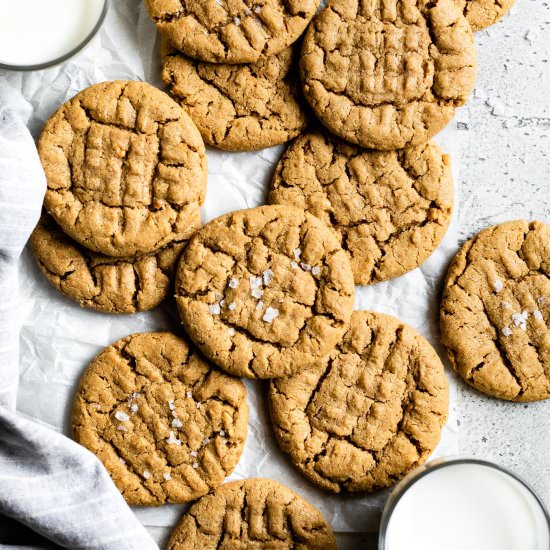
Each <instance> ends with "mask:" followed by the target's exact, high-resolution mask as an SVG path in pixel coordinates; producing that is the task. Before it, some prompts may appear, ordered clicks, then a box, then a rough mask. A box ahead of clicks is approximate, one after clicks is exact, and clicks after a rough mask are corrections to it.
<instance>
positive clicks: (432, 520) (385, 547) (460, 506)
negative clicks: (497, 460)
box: [379, 458, 550, 550]
mask: <svg viewBox="0 0 550 550" xmlns="http://www.w3.org/2000/svg"><path fill="white" fill-rule="evenodd" d="M549 549H550V516H549V515H548V512H547V511H546V510H545V508H544V504H543V503H542V501H541V500H540V499H539V497H537V495H536V494H535V492H534V491H533V490H532V489H531V488H530V487H529V486H528V485H527V484H526V483H525V482H524V481H522V480H521V479H519V478H518V477H517V476H516V475H515V474H513V473H511V472H509V471H507V470H505V469H504V468H501V467H500V466H497V465H496V464H492V463H490V462H486V461H483V460H476V459H468V458H450V459H442V460H437V461H434V462H431V463H429V464H427V465H425V466H423V467H422V468H419V469H418V470H416V471H414V472H412V473H411V474H410V475H409V476H407V477H406V478H404V479H403V480H402V481H401V482H400V483H399V484H398V485H397V486H396V488H395V489H394V491H393V492H392V494H391V495H390V497H389V499H388V501H387V503H386V506H385V508H384V512H383V514H382V520H381V524H380V539H379V550H549Z"/></svg>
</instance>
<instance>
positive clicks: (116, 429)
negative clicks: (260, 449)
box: [72, 332, 248, 506]
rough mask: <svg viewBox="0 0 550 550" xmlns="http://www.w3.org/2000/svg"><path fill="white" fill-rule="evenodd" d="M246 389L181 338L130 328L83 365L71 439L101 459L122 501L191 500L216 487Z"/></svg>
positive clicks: (244, 418) (240, 424)
mask: <svg viewBox="0 0 550 550" xmlns="http://www.w3.org/2000/svg"><path fill="white" fill-rule="evenodd" d="M247 422H248V407H247V403H246V389H245V387H244V384H243V383H242V382H241V381H240V380H238V379H237V378H233V377H232V376H229V375H227V374H224V373H222V372H220V371H218V370H217V369H215V368H212V367H211V366H210V365H209V364H208V363H207V362H206V361H205V360H204V359H203V358H202V357H201V356H200V355H199V354H198V353H197V352H196V351H195V350H193V348H192V347H191V346H189V345H188V344H187V342H185V341H184V340H182V339H181V338H178V337H177V336H175V335H173V334H170V333H167V332H157V333H144V334H133V335H131V336H128V337H127V338H123V339H122V340H119V341H118V342H116V343H114V344H112V345H110V346H109V347H108V348H106V349H105V350H104V351H102V352H101V353H100V354H99V355H98V356H97V357H96V358H95V359H94V360H93V361H92V362H91V363H90V365H89V366H88V368H87V369H86V371H85V372H84V375H83V376H82V379H81V381H80V386H79V389H78V392H77V395H76V398H75V402H74V406H73V415H72V426H73V436H74V439H75V440H76V441H77V442H78V443H80V444H81V445H84V446H85V447H87V448H88V449H89V450H90V451H92V452H93V453H94V454H96V455H97V456H98V457H99V459H100V460H101V461H102V462H103V464H104V466H105V468H106V469H107V471H108V472H109V474H110V476H111V477H112V479H113V481H114V482H115V484H116V486H117V487H118V489H119V490H120V492H121V493H122V496H123V497H124V498H125V499H126V501H127V502H128V503H129V504H134V505H142V506H157V505H160V504H165V503H169V502H172V503H183V502H189V501H191V500H195V499H196V498H198V497H200V496H202V495H204V494H206V493H208V491H210V490H211V489H212V488H214V487H217V486H218V485H220V484H221V483H222V482H223V480H224V478H225V477H226V476H228V475H229V474H230V473H231V472H232V471H233V469H234V468H235V466H236V465H237V462H238V460H239V458H240V456H241V453H242V451H243V447H244V442H245V438H246V430H247Z"/></svg>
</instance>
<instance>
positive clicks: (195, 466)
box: [193, 462, 199, 470]
mask: <svg viewBox="0 0 550 550" xmlns="http://www.w3.org/2000/svg"><path fill="white" fill-rule="evenodd" d="M198 467H199V463H198V462H193V468H195V470H196V469H197V468H198Z"/></svg>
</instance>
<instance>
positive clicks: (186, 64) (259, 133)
mask: <svg viewBox="0 0 550 550" xmlns="http://www.w3.org/2000/svg"><path fill="white" fill-rule="evenodd" d="M162 51H163V70H162V78H163V80H164V82H165V83H166V84H167V85H168V86H169V88H170V92H171V93H172V95H173V96H174V97H175V98H176V99H177V101H179V102H180V103H181V106H182V107H183V108H184V109H185V110H186V111H187V112H188V113H189V115H190V116H191V118H192V119H193V121H194V122H195V124H196V125H197V127H198V129H199V130H200V132H201V134H202V137H203V139H204V141H205V142H206V143H208V144H210V145H213V146H214V147H219V148H220V149H227V150H229V151H253V150H258V149H264V148H265V147H271V146H272V145H277V144H279V143H285V142H286V141H289V140H291V139H292V138H294V137H296V136H297V135H298V134H299V133H300V132H301V131H302V130H303V129H304V127H305V126H306V123H307V116H306V113H305V111H304V109H303V104H304V103H305V102H304V99H303V97H302V95H301V90H300V83H299V76H298V67H297V63H296V62H295V61H296V54H297V53H298V51H297V50H296V49H293V48H287V49H285V50H283V51H282V52H281V53H279V54H277V55H273V56H271V57H262V58H261V59H260V60H258V61H257V62H256V63H254V64H253V65H227V64H224V65H219V64H214V63H203V62H200V61H195V60H193V59H191V58H188V57H185V56H183V55H182V54H180V53H178V52H177V51H176V50H174V49H172V48H170V47H169V46H168V45H167V44H166V43H165V44H164V45H163V48H162Z"/></svg>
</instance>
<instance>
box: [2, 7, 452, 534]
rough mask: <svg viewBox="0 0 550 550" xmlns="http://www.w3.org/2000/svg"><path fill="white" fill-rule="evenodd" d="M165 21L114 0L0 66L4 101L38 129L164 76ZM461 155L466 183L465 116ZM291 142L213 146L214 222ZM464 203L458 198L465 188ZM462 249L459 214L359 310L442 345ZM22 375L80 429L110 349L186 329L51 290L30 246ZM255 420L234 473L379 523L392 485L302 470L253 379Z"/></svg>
mask: <svg viewBox="0 0 550 550" xmlns="http://www.w3.org/2000/svg"><path fill="white" fill-rule="evenodd" d="M159 67H160V63H159V55H158V46H157V45H156V30H155V27H154V25H153V24H152V23H151V22H150V21H149V19H148V17H147V14H146V11H145V8H144V6H143V5H142V2H141V0H113V2H112V4H111V9H110V12H109V14H108V17H107V20H106V22H105V25H104V27H103V29H102V31H101V32H100V34H99V35H98V36H97V37H96V38H95V39H94V41H93V42H92V43H91V44H90V45H89V46H88V47H87V48H86V50H84V51H83V52H82V53H80V54H79V55H78V56H77V57H75V58H73V59H72V60H70V61H69V62H68V63H66V64H65V65H63V66H59V67H55V68H52V69H49V70H47V71H42V72H36V73H13V72H11V73H10V72H7V71H0V104H2V103H9V104H10V105H12V106H13V107H14V108H16V110H17V111H18V113H19V114H20V115H21V116H22V117H23V118H24V119H25V120H26V121H28V125H29V128H30V129H31V131H32V132H33V134H34V135H35V136H37V135H38V133H39V131H40V129H41V128H42V125H43V123H44V121H45V120H46V119H47V118H48V117H49V116H50V115H51V114H52V113H53V112H54V111H55V110H56V109H57V108H58V107H59V105H60V104H61V103H63V102H64V101H66V100H67V99H69V98H70V97H72V96H73V95H74V94H76V93H77V92H78V91H80V90H81V89H83V88H85V87H87V86H89V85H91V84H93V83H95V82H100V81H104V80H113V79H137V80H147V81H148V82H151V83H153V84H156V85H158V86H161V83H160V78H159V73H160V68H159ZM436 141H438V143H439V144H440V145H441V146H442V147H443V149H444V150H445V151H446V152H448V153H449V154H451V155H452V158H453V170H454V176H455V181H458V170H457V167H458V164H459V160H460V159H459V156H460V155H459V151H458V150H457V139H456V133H455V127H454V125H451V126H449V127H448V128H447V129H446V130H445V131H444V132H443V133H442V134H441V135H439V136H438V137H437V140H436ZM283 149H284V147H274V148H271V149H266V150H264V151H261V152H258V153H224V152H220V151H215V150H212V149H211V150H209V151H208V161H209V182H208V193H207V201H206V205H205V207H204V209H203V220H204V221H208V220H210V219H212V218H214V217H216V216H218V215H220V214H223V213H225V212H229V211H232V210H237V209H242V208H247V207H253V206H257V205H259V204H262V203H263V202H264V200H265V196H266V194H267V190H268V187H269V182H270V179H271V176H272V172H273V168H274V165H275V164H276V162H277V161H278V159H279V157H280V154H281V152H282V151H283ZM456 201H457V202H458V197H456ZM456 249H457V231H456V224H455V222H453V223H452V224H451V228H450V229H449V231H448V233H447V236H446V238H445V240H444V241H443V243H442V245H441V246H440V247H439V248H438V250H437V251H436V252H435V253H434V254H433V255H432V256H431V258H430V259H429V260H428V261H427V262H425V264H424V265H423V266H422V267H421V268H419V269H416V270H414V271H413V272H411V273H409V274H407V275H405V276H403V277H400V278H399V279H397V280H394V281H390V282H386V283H381V284H378V285H375V286H372V287H368V288H367V287H358V288H357V298H356V309H373V310H376V311H381V312H385V313H389V314H392V315H395V316H397V317H399V318H400V319H402V320H403V321H405V322H407V323H409V324H411V325H412V326H413V327H415V328H416V329H418V330H419V331H420V332H421V333H422V334H423V335H424V336H425V337H426V338H427V339H428V340H429V341H430V342H431V343H432V344H434V346H436V348H437V349H438V351H439V352H440V355H441V356H442V357H443V353H442V351H441V349H440V348H439V347H438V345H437V340H438V331H437V309H438V300H439V286H440V284H441V281H442V278H443V275H444V272H445V270H446V267H447V265H448V262H449V261H450V259H451V258H452V256H453V255H454V253H455V252H456ZM21 288H22V296H21V317H20V321H21V325H22V330H21V381H20V391H19V396H18V408H19V411H20V412H21V413H23V414H25V415H27V416H29V417H32V418H34V419H37V420H39V421H40V422H43V423H45V424H47V425H50V426H52V427H53V428H54V429H56V430H59V431H62V432H64V433H66V434H69V423H68V419H69V414H70V408H71V403H72V399H73V394H74V391H75V389H76V385H77V383H78V380H79V377H80V375H81V374H82V371H83V370H84V369H85V367H86V365H87V364H88V363H89V361H90V360H91V359H92V358H93V357H94V356H95V355H96V354H97V353H98V352H99V351H101V349H102V348H104V347H105V346H107V345H109V344H110V343H112V342H114V341H116V340H117V339H119V338H122V337H124V336H127V335H128V334H130V333H133V332H142V331H154V330H162V329H170V330H173V331H175V332H178V331H179V330H181V328H180V324H179V320H178V317H177V313H176V310H175V307H174V304H173V303H170V302H169V303H166V304H165V305H163V306H161V307H160V308H158V309H157V310H155V311H153V312H149V313H146V314H138V315H131V316H113V315H106V314H101V313H97V312H94V311H90V310H84V309H81V308H79V307H78V305H76V304H75V303H74V302H72V301H70V300H68V299H66V298H65V297H63V296H62V295H61V294H59V293H58V292H57V291H55V290H53V289H52V288H50V286H49V285H48V283H47V282H46V280H45V278H44V277H43V276H42V275H41V273H40V272H39V270H38V268H37V267H36V265H35V263H34V261H33V259H32V257H31V255H30V253H29V252H28V251H26V252H25V254H24V256H23V258H22V261H21ZM246 383H247V387H248V390H249V397H248V399H249V405H250V424H249V433H248V439H247V443H246V448H245V451H244V454H243V457H242V458H241V461H240V463H239V465H238V466H237V468H236V470H235V472H234V473H233V475H232V476H231V479H240V478H247V477H269V478H273V479H277V480H279V481H281V482H283V483H285V484H287V485H288V486H290V487H292V488H293V489H295V490H296V491H298V492H299V493H300V494H302V495H303V496H305V497H306V498H307V499H308V500H309V501H311V502H312V503H313V504H314V505H316V506H317V507H318V508H319V509H320V510H321V511H322V512H323V513H324V514H325V517H326V518H327V520H328V521H329V522H330V523H331V525H332V527H333V529H334V530H335V531H359V532H368V531H372V530H375V529H376V527H377V522H378V519H379V515H380V512H381V509H382V506H383V503H384V500H385V498H386V493H378V494H375V495H368V496H355V497H339V496H334V495H331V494H328V493H325V492H323V491H321V490H319V489H317V488H315V487H314V486H313V485H311V484H310V483H309V482H308V481H307V480H305V478H303V477H301V476H300V475H299V474H298V472H297V471H295V470H294V469H293V467H292V465H291V464H290V462H289V461H288V460H287V459H286V457H285V455H283V454H282V453H281V451H280V450H279V449H278V447H277V444H276V442H275V439H274V436H273V434H272V433H271V427H270V423H269V418H268V414H267V410H266V401H265V384H263V383H261V382H250V381H247V382H246ZM454 393H455V385H454V381H453V378H452V377H451V414H450V419H449V422H448V424H447V426H446V428H445V429H444V431H443V436H442V439H441V443H440V445H439V447H438V449H437V450H436V453H434V457H435V456H441V455H449V454H455V453H457V452H458V443H457V442H458V437H457V431H456V424H457V423H456V415H455V411H454V408H453V403H454ZM182 509H185V507H182V506H164V507H161V508H158V509H138V510H136V513H137V514H138V516H139V518H140V519H141V520H142V521H143V522H144V523H145V524H146V525H154V526H171V525H173V524H175V522H176V521H177V519H178V517H179V515H180V514H181V511H182Z"/></svg>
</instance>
